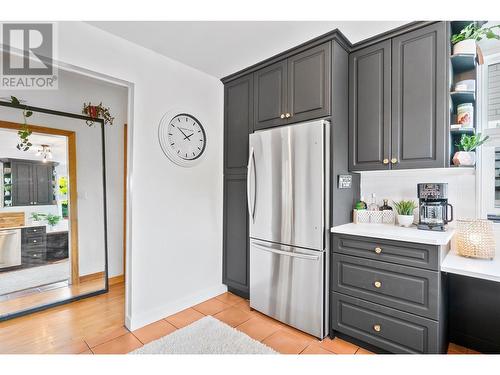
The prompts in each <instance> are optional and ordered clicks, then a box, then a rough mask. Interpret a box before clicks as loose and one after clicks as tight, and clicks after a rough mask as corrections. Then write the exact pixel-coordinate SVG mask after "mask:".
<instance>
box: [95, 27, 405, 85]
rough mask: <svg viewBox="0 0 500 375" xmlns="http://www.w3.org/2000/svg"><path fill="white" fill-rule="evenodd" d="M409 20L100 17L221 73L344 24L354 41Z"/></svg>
mask: <svg viewBox="0 0 500 375" xmlns="http://www.w3.org/2000/svg"><path fill="white" fill-rule="evenodd" d="M407 22H408V21H99V22H88V23H89V24H91V25H93V26H96V27H98V28H100V29H102V30H104V31H107V32H109V33H111V34H114V35H116V36H119V37H121V38H123V39H126V40H128V41H130V42H133V43H136V44H138V45H140V46H143V47H145V48H148V49H150V50H153V51H155V52H157V53H159V54H161V55H164V56H167V57H170V58H172V59H174V60H177V61H180V62H181V63H184V64H186V65H189V66H192V67H193V68H196V69H198V70H201V71H202V72H205V73H207V74H210V75H212V76H214V77H217V78H222V77H224V76H226V75H229V74H231V73H234V72H236V71H238V70H241V69H243V68H246V67H248V66H250V65H253V64H255V63H257V62H259V61H261V60H264V59H266V58H268V57H271V56H273V55H275V54H277V53H280V52H283V51H285V50H287V49H289V48H292V47H294V46H296V45H298V44H300V43H303V42H306V41H307V40H309V39H312V38H314V37H317V36H319V35H321V34H324V33H326V32H329V31H331V30H333V29H335V28H338V29H339V30H340V31H341V32H342V33H343V34H344V35H345V36H346V37H347V38H348V39H349V40H350V41H351V42H352V43H356V42H359V41H360V40H363V39H366V38H368V37H370V36H374V35H376V34H379V33H382V32H385V31H387V30H390V29H393V28H395V27H398V26H401V25H403V24H405V23H407Z"/></svg>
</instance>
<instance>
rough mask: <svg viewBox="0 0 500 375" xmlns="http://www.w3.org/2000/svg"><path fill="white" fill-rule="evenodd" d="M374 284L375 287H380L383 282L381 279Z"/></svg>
mask: <svg viewBox="0 0 500 375" xmlns="http://www.w3.org/2000/svg"><path fill="white" fill-rule="evenodd" d="M373 285H374V286H375V288H380V287H381V286H382V283H381V282H380V281H375V282H374V283H373Z"/></svg>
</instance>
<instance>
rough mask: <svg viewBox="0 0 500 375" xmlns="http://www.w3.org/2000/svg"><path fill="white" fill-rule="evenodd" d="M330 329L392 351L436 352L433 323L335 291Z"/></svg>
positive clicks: (437, 326)
mask: <svg viewBox="0 0 500 375" xmlns="http://www.w3.org/2000/svg"><path fill="white" fill-rule="evenodd" d="M331 306H332V309H331V311H332V329H334V330H335V331H338V332H342V333H345V334H347V335H349V336H352V337H354V338H357V339H359V340H362V341H364V342H366V343H369V344H372V345H375V346H377V347H379V348H381V349H385V350H388V351H390V352H393V353H439V352H440V348H441V346H442V345H441V343H440V342H439V340H440V339H439V325H438V323H437V322H435V321H432V320H429V319H426V318H422V317H419V316H416V315H413V314H409V313H405V312H402V311H398V310H394V309H391V308H388V307H385V306H381V305H377V304H375V303H371V302H367V301H363V300H359V299H357V298H353V297H349V296H345V295H342V294H339V293H332V294H331Z"/></svg>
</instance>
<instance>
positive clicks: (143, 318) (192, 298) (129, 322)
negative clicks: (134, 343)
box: [125, 284, 227, 331]
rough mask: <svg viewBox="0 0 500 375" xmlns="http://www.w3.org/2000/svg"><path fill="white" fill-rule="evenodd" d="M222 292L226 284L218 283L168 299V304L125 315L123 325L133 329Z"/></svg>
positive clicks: (225, 289)
mask: <svg viewBox="0 0 500 375" xmlns="http://www.w3.org/2000/svg"><path fill="white" fill-rule="evenodd" d="M224 292H227V286H225V285H223V284H220V285H216V286H213V287H211V288H207V289H204V290H202V291H200V292H197V293H193V294H190V295H188V296H185V297H182V298H180V299H178V300H175V301H170V302H169V303H168V304H165V305H163V306H159V307H157V308H155V309H154V310H150V311H145V312H141V313H139V314H135V316H131V315H127V316H126V317H125V326H126V327H127V328H128V329H129V330H131V331H134V330H136V329H139V328H141V327H144V326H146V325H148V324H151V323H154V322H156V321H158V320H160V319H163V318H165V317H167V316H169V315H172V314H175V313H178V312H179V311H182V310H184V309H187V308H188V307H191V306H194V305H197V304H199V303H201V302H203V301H206V300H207V299H210V298H213V297H215V296H217V295H219V294H221V293H224Z"/></svg>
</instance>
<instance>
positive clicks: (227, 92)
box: [224, 74, 253, 174]
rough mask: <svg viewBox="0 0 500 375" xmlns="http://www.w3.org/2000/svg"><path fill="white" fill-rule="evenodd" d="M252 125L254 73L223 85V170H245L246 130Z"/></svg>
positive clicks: (242, 171) (232, 172) (227, 171)
mask: <svg viewBox="0 0 500 375" xmlns="http://www.w3.org/2000/svg"><path fill="white" fill-rule="evenodd" d="M252 127H253V75H252V74H249V75H246V76H244V77H241V78H239V79H237V80H235V81H231V82H229V83H228V84H226V85H225V87H224V172H225V173H231V174H234V173H236V174H241V173H246V165H247V159H248V134H249V133H251V132H252Z"/></svg>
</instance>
